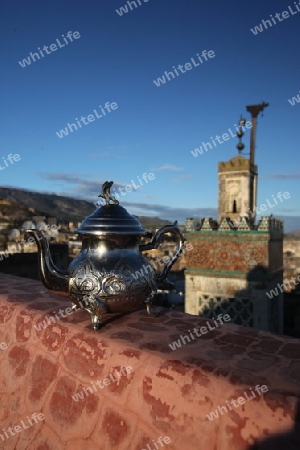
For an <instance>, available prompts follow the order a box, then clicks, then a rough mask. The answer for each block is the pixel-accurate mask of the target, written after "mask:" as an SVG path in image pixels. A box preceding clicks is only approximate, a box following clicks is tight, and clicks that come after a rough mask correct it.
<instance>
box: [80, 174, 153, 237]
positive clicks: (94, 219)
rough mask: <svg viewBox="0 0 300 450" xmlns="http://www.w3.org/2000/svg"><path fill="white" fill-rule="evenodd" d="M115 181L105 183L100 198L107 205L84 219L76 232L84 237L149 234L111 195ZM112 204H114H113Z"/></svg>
mask: <svg viewBox="0 0 300 450" xmlns="http://www.w3.org/2000/svg"><path fill="white" fill-rule="evenodd" d="M112 185H113V181H105V183H103V185H102V192H101V194H100V195H99V196H98V197H102V198H104V200H105V202H106V204H105V205H102V206H100V207H99V208H98V209H96V210H95V211H94V212H93V213H92V214H90V215H89V216H88V217H86V218H85V219H84V221H83V222H82V224H81V225H80V227H79V228H76V230H75V232H76V233H80V234H84V235H94V236H103V235H116V234H117V235H120V234H123V235H136V236H143V235H146V234H147V230H145V229H144V228H143V227H142V225H141V224H140V222H139V221H138V219H137V218H136V217H134V216H132V215H131V214H129V213H128V212H127V210H126V209H125V208H123V206H121V205H119V202H118V200H116V199H115V197H114V196H113V195H112V194H111V193H110V188H111V187H112ZM111 202H112V203H111Z"/></svg>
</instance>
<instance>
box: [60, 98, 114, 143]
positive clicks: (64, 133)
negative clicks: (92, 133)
mask: <svg viewBox="0 0 300 450" xmlns="http://www.w3.org/2000/svg"><path fill="white" fill-rule="evenodd" d="M99 108H100V109H101V112H102V114H103V115H104V116H106V112H105V111H104V109H103V108H102V105H99ZM104 108H105V109H106V110H107V111H108V112H109V113H110V112H111V109H112V110H113V111H114V110H115V109H118V104H117V103H116V102H112V103H110V102H106V103H105V105H104ZM93 113H95V116H96V117H97V119H101V117H102V114H100V115H99V114H98V113H97V111H96V110H95V109H94V110H93ZM86 119H87V121H86ZM75 120H76V121H77V125H78V127H79V128H82V125H81V123H80V120H81V122H82V123H83V124H84V125H88V124H89V123H92V122H94V120H95V117H94V115H93V114H89V115H88V116H87V117H84V116H81V117H80V119H79V120H78V118H77V117H75ZM72 127H73V128H74V129H73V128H72ZM68 128H69V129H68ZM69 130H70V131H71V133H73V131H76V130H78V128H77V126H76V124H75V123H71V124H70V123H67V126H66V128H64V129H63V130H60V131H57V132H56V134H57V136H58V137H59V139H62V138H63V137H64V136H68V134H69Z"/></svg>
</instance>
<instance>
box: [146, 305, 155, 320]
mask: <svg viewBox="0 0 300 450" xmlns="http://www.w3.org/2000/svg"><path fill="white" fill-rule="evenodd" d="M146 308H147V313H148V315H149V316H151V317H156V316H157V314H156V313H155V312H153V310H152V304H151V303H146Z"/></svg>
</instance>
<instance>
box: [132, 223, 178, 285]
mask: <svg viewBox="0 0 300 450" xmlns="http://www.w3.org/2000/svg"><path fill="white" fill-rule="evenodd" d="M177 224H178V222H177V220H176V221H175V222H174V223H173V225H165V226H164V227H162V228H160V230H158V231H157V232H156V233H155V235H154V237H153V239H152V241H151V242H149V243H148V244H141V245H140V246H139V250H140V251H141V252H143V251H144V250H153V249H155V248H158V247H159V245H160V243H161V237H162V235H164V234H166V233H172V234H173V235H175V236H176V243H177V248H176V250H175V252H174V254H173V256H172V258H171V259H170V261H168V262H167V264H166V265H165V267H164V268H163V270H162V271H161V272H160V273H159V274H157V275H156V281H158V282H159V281H163V280H164V279H165V278H166V276H167V275H168V273H169V270H170V269H171V267H172V266H173V264H174V263H175V262H176V261H177V259H178V257H179V255H180V253H181V252H182V250H183V248H184V241H185V238H184V237H183V234H182V233H181V231H180V229H179V228H178V226H177Z"/></svg>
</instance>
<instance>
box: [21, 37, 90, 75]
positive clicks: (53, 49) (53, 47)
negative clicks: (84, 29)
mask: <svg viewBox="0 0 300 450" xmlns="http://www.w3.org/2000/svg"><path fill="white" fill-rule="evenodd" d="M62 37H63V40H64V42H65V44H61V42H60V40H59V39H56V42H57V44H58V47H59V48H62V47H65V46H66V45H68V44H69V42H68V41H67V38H68V39H69V41H70V42H73V38H74V39H79V38H80V37H81V36H80V34H79V33H78V31H74V32H73V33H72V31H68V33H67V38H66V37H65V35H64V34H63V35H62ZM48 48H50V51H48ZM57 49H58V48H57V45H56V44H51V45H50V46H47V45H44V47H43V50H44V52H45V53H46V55H50V53H51V52H56V50H57ZM38 50H39V52H40V55H41V56H42V58H44V57H45V55H44V53H43V50H41V48H40V47H38ZM36 58H38V59H41V58H40V56H39V54H38V53H32V52H30V53H29V56H28V57H27V58H24V59H23V60H22V61H18V62H19V64H20V66H21V67H22V69H24V67H26V64H27V66H30V64H31V59H32V61H33V62H35V61H36Z"/></svg>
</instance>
